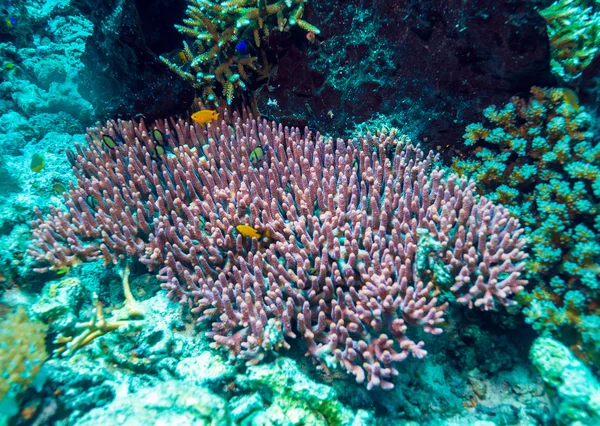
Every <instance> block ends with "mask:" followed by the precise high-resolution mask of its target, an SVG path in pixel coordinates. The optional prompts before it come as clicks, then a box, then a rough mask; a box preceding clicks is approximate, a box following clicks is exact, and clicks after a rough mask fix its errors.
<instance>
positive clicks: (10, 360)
mask: <svg viewBox="0 0 600 426" xmlns="http://www.w3.org/2000/svg"><path fill="white" fill-rule="evenodd" d="M46 328H47V327H46V326H45V325H44V324H42V323H40V322H36V321H31V320H30V319H29V317H28V316H27V313H26V312H25V309H24V308H23V307H19V308H18V309H17V310H16V311H15V312H12V313H10V314H9V315H8V316H7V317H6V319H4V321H2V322H0V401H2V400H3V399H4V398H5V397H6V396H7V395H9V394H11V393H15V392H19V391H23V390H26V389H27V388H28V387H29V385H31V383H32V382H33V380H34V378H35V376H36V375H37V374H38V372H39V371H40V368H41V367H42V364H43V363H44V361H46V358H48V354H47V353H46V342H45V339H46Z"/></svg>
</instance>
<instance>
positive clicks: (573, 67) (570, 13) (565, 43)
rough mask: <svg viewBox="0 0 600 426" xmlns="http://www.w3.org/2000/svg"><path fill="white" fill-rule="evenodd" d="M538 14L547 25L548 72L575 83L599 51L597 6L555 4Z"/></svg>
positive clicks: (584, 1) (570, 0)
mask: <svg viewBox="0 0 600 426" xmlns="http://www.w3.org/2000/svg"><path fill="white" fill-rule="evenodd" d="M539 13H540V15H542V17H543V18H544V19H545V20H546V22H547V24H548V37H549V39H550V53H551V55H552V59H551V60H550V67H551V69H552V72H553V73H554V74H555V75H557V76H558V77H560V78H561V79H562V80H564V81H565V82H571V81H574V80H576V79H577V78H578V77H580V76H581V73H582V72H583V70H584V69H585V68H587V66H588V65H590V63H591V62H592V60H593V59H594V58H595V57H596V56H597V55H598V52H599V51H600V2H598V0H558V1H556V2H554V3H553V4H552V5H550V6H549V7H547V8H546V9H543V10H540V11H539Z"/></svg>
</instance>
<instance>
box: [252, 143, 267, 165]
mask: <svg viewBox="0 0 600 426" xmlns="http://www.w3.org/2000/svg"><path fill="white" fill-rule="evenodd" d="M264 156H265V151H264V150H263V149H262V147H261V146H259V147H256V148H254V149H253V150H252V152H251V153H250V162H251V163H252V165H253V166H255V167H256V166H257V165H258V163H260V160H262V159H263V157H264Z"/></svg>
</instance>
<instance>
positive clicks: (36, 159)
mask: <svg viewBox="0 0 600 426" xmlns="http://www.w3.org/2000/svg"><path fill="white" fill-rule="evenodd" d="M44 166H45V163H44V156H43V155H42V154H33V157H31V171H32V172H36V173H40V172H41V171H42V170H44Z"/></svg>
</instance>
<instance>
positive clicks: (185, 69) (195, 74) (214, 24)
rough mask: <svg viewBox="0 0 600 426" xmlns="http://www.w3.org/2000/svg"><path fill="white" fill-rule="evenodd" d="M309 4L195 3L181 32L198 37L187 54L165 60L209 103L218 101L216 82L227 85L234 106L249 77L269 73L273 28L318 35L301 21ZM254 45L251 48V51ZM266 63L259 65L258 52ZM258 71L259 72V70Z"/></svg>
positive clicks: (259, 0)
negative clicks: (267, 49)
mask: <svg viewBox="0 0 600 426" xmlns="http://www.w3.org/2000/svg"><path fill="white" fill-rule="evenodd" d="M306 1H307V0H278V1H276V2H273V3H268V1H267V0H229V1H225V2H223V3H218V2H213V1H211V0H190V4H189V6H188V8H187V10H186V14H187V16H188V17H187V19H185V20H184V21H183V25H176V26H175V27H176V28H177V30H178V31H179V32H180V33H182V34H184V35H186V36H189V37H192V38H194V39H195V41H194V43H193V44H192V45H191V46H190V45H189V44H188V43H186V42H185V41H184V42H183V46H184V47H183V50H182V51H180V52H179V53H178V54H176V55H174V56H173V57H172V58H166V57H164V56H161V57H160V59H161V60H162V61H163V62H164V63H165V64H167V65H168V66H169V68H171V69H172V70H173V71H175V72H176V73H177V74H178V75H179V76H181V77H183V78H185V79H186V80H188V81H190V82H191V83H192V84H193V85H194V86H196V87H197V88H199V89H202V98H203V99H204V101H205V102H216V101H217V98H218V97H219V96H218V95H217V94H216V93H215V88H216V86H215V85H216V83H219V84H220V86H221V87H222V98H224V99H226V100H227V103H228V104H231V102H232V100H233V98H234V94H235V91H236V90H238V89H243V88H245V87H246V84H248V83H250V82H252V81H253V80H252V79H251V78H250V76H249V74H250V73H251V71H256V74H257V77H256V78H257V79H260V78H261V77H265V76H264V75H262V76H261V73H260V68H264V69H268V68H269V67H270V65H269V64H268V63H267V62H266V61H267V59H266V55H265V54H264V51H263V50H261V40H262V38H263V37H266V36H268V35H269V31H270V29H271V28H278V29H279V31H283V30H284V29H286V28H287V27H288V26H290V25H297V26H298V27H300V28H302V29H304V30H306V31H309V32H313V33H316V34H318V33H319V30H318V29H317V28H316V27H314V26H313V25H311V24H309V23H308V22H306V21H305V20H303V19H302V15H303V14H304V6H305V3H306ZM251 46H252V47H251ZM259 51H260V52H261V57H262V61H263V63H262V65H260V66H259V65H258V64H257V63H256V61H257V60H258V56H257V54H258V52H259ZM257 68H258V70H257Z"/></svg>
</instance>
